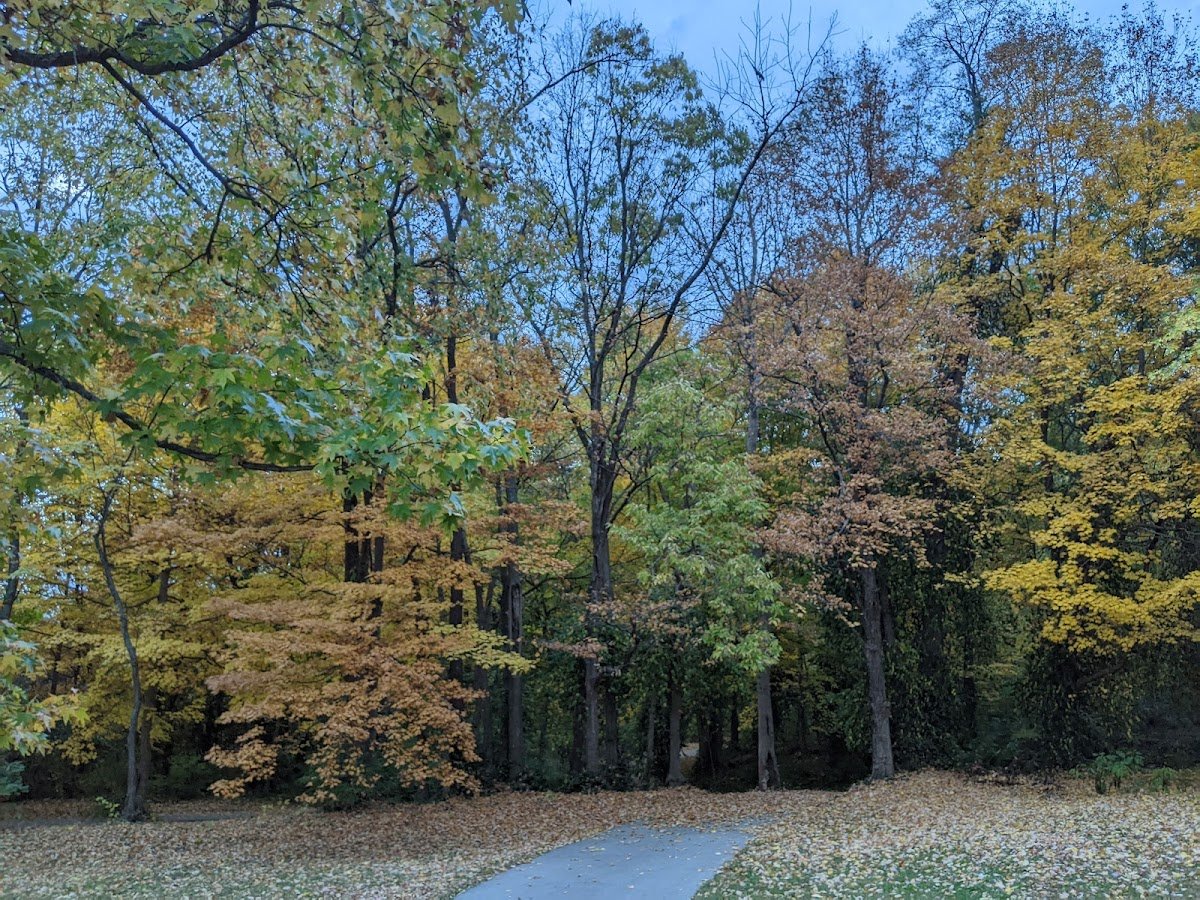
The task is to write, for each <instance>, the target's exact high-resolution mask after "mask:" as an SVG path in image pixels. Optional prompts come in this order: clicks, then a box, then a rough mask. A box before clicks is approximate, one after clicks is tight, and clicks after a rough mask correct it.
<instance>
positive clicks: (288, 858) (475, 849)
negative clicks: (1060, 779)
mask: <svg viewBox="0 0 1200 900" xmlns="http://www.w3.org/2000/svg"><path fill="white" fill-rule="evenodd" d="M9 808H10V809H11V808H12V807H9ZM247 809H248V807H247V806H246V805H242V806H239V807H238V810H240V811H241V812H242V813H243V816H244V813H245V811H246V810H247ZM204 810H205V812H208V811H213V812H216V811H217V810H216V807H214V805H213V804H212V803H211V802H209V803H208V804H207V805H205V807H204ZM172 813H173V814H175V815H180V814H184V809H182V808H181V807H179V806H177V807H174V808H173V809H172ZM637 821H641V822H646V823H648V824H651V825H655V826H662V827H666V826H691V827H699V828H706V827H711V828H716V827H721V826H726V825H729V824H731V823H746V822H751V821H754V822H758V823H760V824H758V825H757V826H756V828H757V831H758V834H757V836H756V838H755V840H754V841H753V842H752V843H751V844H750V845H749V846H748V847H747V848H746V849H745V850H743V851H742V852H741V853H740V854H739V855H738V856H737V857H736V858H735V859H734V861H733V862H732V863H730V864H729V865H728V866H726V868H725V869H724V870H723V871H722V873H721V874H720V875H719V876H718V877H717V878H716V879H715V880H714V881H713V882H711V883H710V884H709V885H708V886H706V887H705V888H704V890H703V891H702V892H701V894H700V896H701V897H706V898H739V897H748V898H755V900H758V898H771V897H856V898H857V897H882V896H889V897H894V896H912V897H1005V896H1010V895H1014V896H1020V897H1054V898H1075V897H1094V896H1114V895H1116V896H1130V897H1137V896H1142V897H1189V896H1197V895H1198V893H1200V794H1198V793H1197V792H1195V791H1194V790H1190V791H1185V792H1179V793H1170V794H1136V795H1128V794H1121V795H1107V796H1103V797H1101V796H1096V795H1094V794H1091V793H1089V792H1086V791H1084V790H1082V789H1079V788H1078V787H1076V786H1068V787H1067V788H1065V789H1053V790H1046V789H1039V788H1038V787H1036V786H1033V785H1015V786H1008V785H999V784H994V783H983V782H980V781H975V780H971V779H968V778H966V777H963V776H959V775H952V774H946V773H939V772H926V773H920V774H917V775H913V776H908V777H904V778H900V779H898V780H896V781H894V782H890V783H885V784H874V785H864V786H860V787H858V788H855V789H853V790H850V791H848V792H846V793H841V794H837V793H831V792H821V791H781V792H776V793H771V794H758V793H746V794H709V793H705V792H703V791H698V790H695V789H691V788H679V789H673V790H659V791H648V792H642V793H611V792H609V793H598V794H571V795H563V794H541V793H536V794H535V793H527V794H518V793H503V794H494V795H491V796H485V797H475V798H462V799H455V800H450V801H447V802H444V803H434V804H426V805H418V804H411V805H405V806H377V807H371V808H367V809H364V810H361V811H356V812H347V813H322V812H319V811H317V810H313V809H306V808H297V807H276V808H270V809H260V810H258V811H257V812H256V814H255V815H253V816H252V817H249V818H246V817H242V818H236V819H227V820H221V821H200V822H181V821H170V822H165V821H159V822H150V823H146V824H142V825H125V824H87V825H81V824H73V825H61V826H51V827H23V828H20V829H14V830H9V831H3V832H0V836H2V838H3V840H0V896H4V897H21V898H35V897H109V896H113V895H121V896H127V897H162V896H186V897H189V898H206V897H239V898H241V897H245V898H254V897H262V898H274V897H279V896H289V897H371V898H422V900H425V898H437V897H451V896H453V895H454V894H455V893H456V892H457V891H459V890H462V889H463V888H466V887H468V886H470V885H472V884H475V883H478V882H479V881H482V880H484V879H485V878H487V877H488V876H489V875H491V874H493V873H495V872H497V871H500V870H503V869H506V868H509V867H510V866H513V865H516V864H518V863H521V862H524V861H526V860H528V859H531V858H533V857H535V856H537V855H538V854H540V853H543V852H545V851H547V850H550V849H552V848H554V847H557V846H561V845H563V844H567V843H570V842H572V841H576V840H581V839H583V838H586V837H588V836H590V835H593V834H596V833H598V832H601V831H604V830H606V829H608V828H610V827H613V826H615V825H621V824H626V823H630V822H637Z"/></svg>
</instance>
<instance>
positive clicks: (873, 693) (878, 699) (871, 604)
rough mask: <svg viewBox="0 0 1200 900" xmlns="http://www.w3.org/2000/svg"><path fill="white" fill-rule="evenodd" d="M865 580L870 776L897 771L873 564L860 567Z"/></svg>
mask: <svg viewBox="0 0 1200 900" xmlns="http://www.w3.org/2000/svg"><path fill="white" fill-rule="evenodd" d="M859 576H860V578H861V580H862V593H863V597H862V616H863V649H864V651H865V653H866V657H867V697H868V702H869V704H870V709H871V777H872V778H874V779H883V778H891V777H892V776H893V775H895V774H896V766H895V763H894V762H893V760H892V724H891V717H892V712H891V707H890V706H889V704H888V699H887V684H886V674H885V671H884V658H883V622H882V615H883V609H882V603H881V598H880V593H879V579H878V577H877V573H876V570H875V567H874V566H868V567H867V568H864V569H861V570H859Z"/></svg>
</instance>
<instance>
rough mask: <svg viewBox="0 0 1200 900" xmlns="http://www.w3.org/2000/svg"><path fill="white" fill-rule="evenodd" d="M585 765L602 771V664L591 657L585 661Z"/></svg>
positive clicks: (590, 772) (590, 769) (586, 767)
mask: <svg viewBox="0 0 1200 900" xmlns="http://www.w3.org/2000/svg"><path fill="white" fill-rule="evenodd" d="M583 767H584V770H585V771H586V772H588V773H589V774H592V775H594V774H596V773H597V772H599V771H600V664H599V662H597V661H596V660H594V659H591V658H586V659H584V661H583Z"/></svg>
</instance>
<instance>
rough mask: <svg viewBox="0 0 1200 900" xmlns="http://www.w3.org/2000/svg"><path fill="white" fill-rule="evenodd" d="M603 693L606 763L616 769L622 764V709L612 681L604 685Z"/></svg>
mask: <svg viewBox="0 0 1200 900" xmlns="http://www.w3.org/2000/svg"><path fill="white" fill-rule="evenodd" d="M601 693H602V694H603V695H604V764H605V765H606V766H609V767H610V769H615V768H617V767H618V766H620V765H621V721H620V710H619V709H618V708H617V696H616V694H614V693H613V691H612V690H611V683H609V684H605V685H603V686H602V687H601Z"/></svg>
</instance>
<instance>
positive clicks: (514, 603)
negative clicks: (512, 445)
mask: <svg viewBox="0 0 1200 900" xmlns="http://www.w3.org/2000/svg"><path fill="white" fill-rule="evenodd" d="M519 491H520V482H519V481H518V479H517V477H516V476H515V475H510V476H508V477H506V478H505V479H504V496H503V501H504V506H505V507H511V506H513V505H514V504H516V503H517V502H518V500H519V497H520V494H519ZM504 527H505V530H506V531H508V532H509V533H510V534H512V536H513V537H512V540H513V542H514V543H518V542H519V541H520V536H519V526H518V525H517V523H516V522H515V521H512V522H509V523H508V524H506V525H505V526H504ZM522 582H523V579H522V577H521V570H520V569H519V568H518V567H517V564H516V563H515V562H512V561H510V562H508V563H507V564H506V565H505V566H504V569H503V570H502V571H501V573H500V613H501V627H502V628H503V631H504V636H505V637H506V638H508V644H509V649H510V650H511V651H512V652H513V653H516V654H518V655H520V653H521V650H522V644H523V639H524V635H523V631H524V627H525V596H524V592H523V584H522ZM504 689H505V690H504V693H505V700H506V706H507V715H506V720H507V721H506V729H505V730H506V734H507V749H508V775H509V778H515V777H517V776H519V775H520V774H521V773H522V772H523V771H524V770H525V708H524V702H525V701H524V689H525V679H524V677H523V676H521V675H519V674H517V673H515V672H505V674H504Z"/></svg>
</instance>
